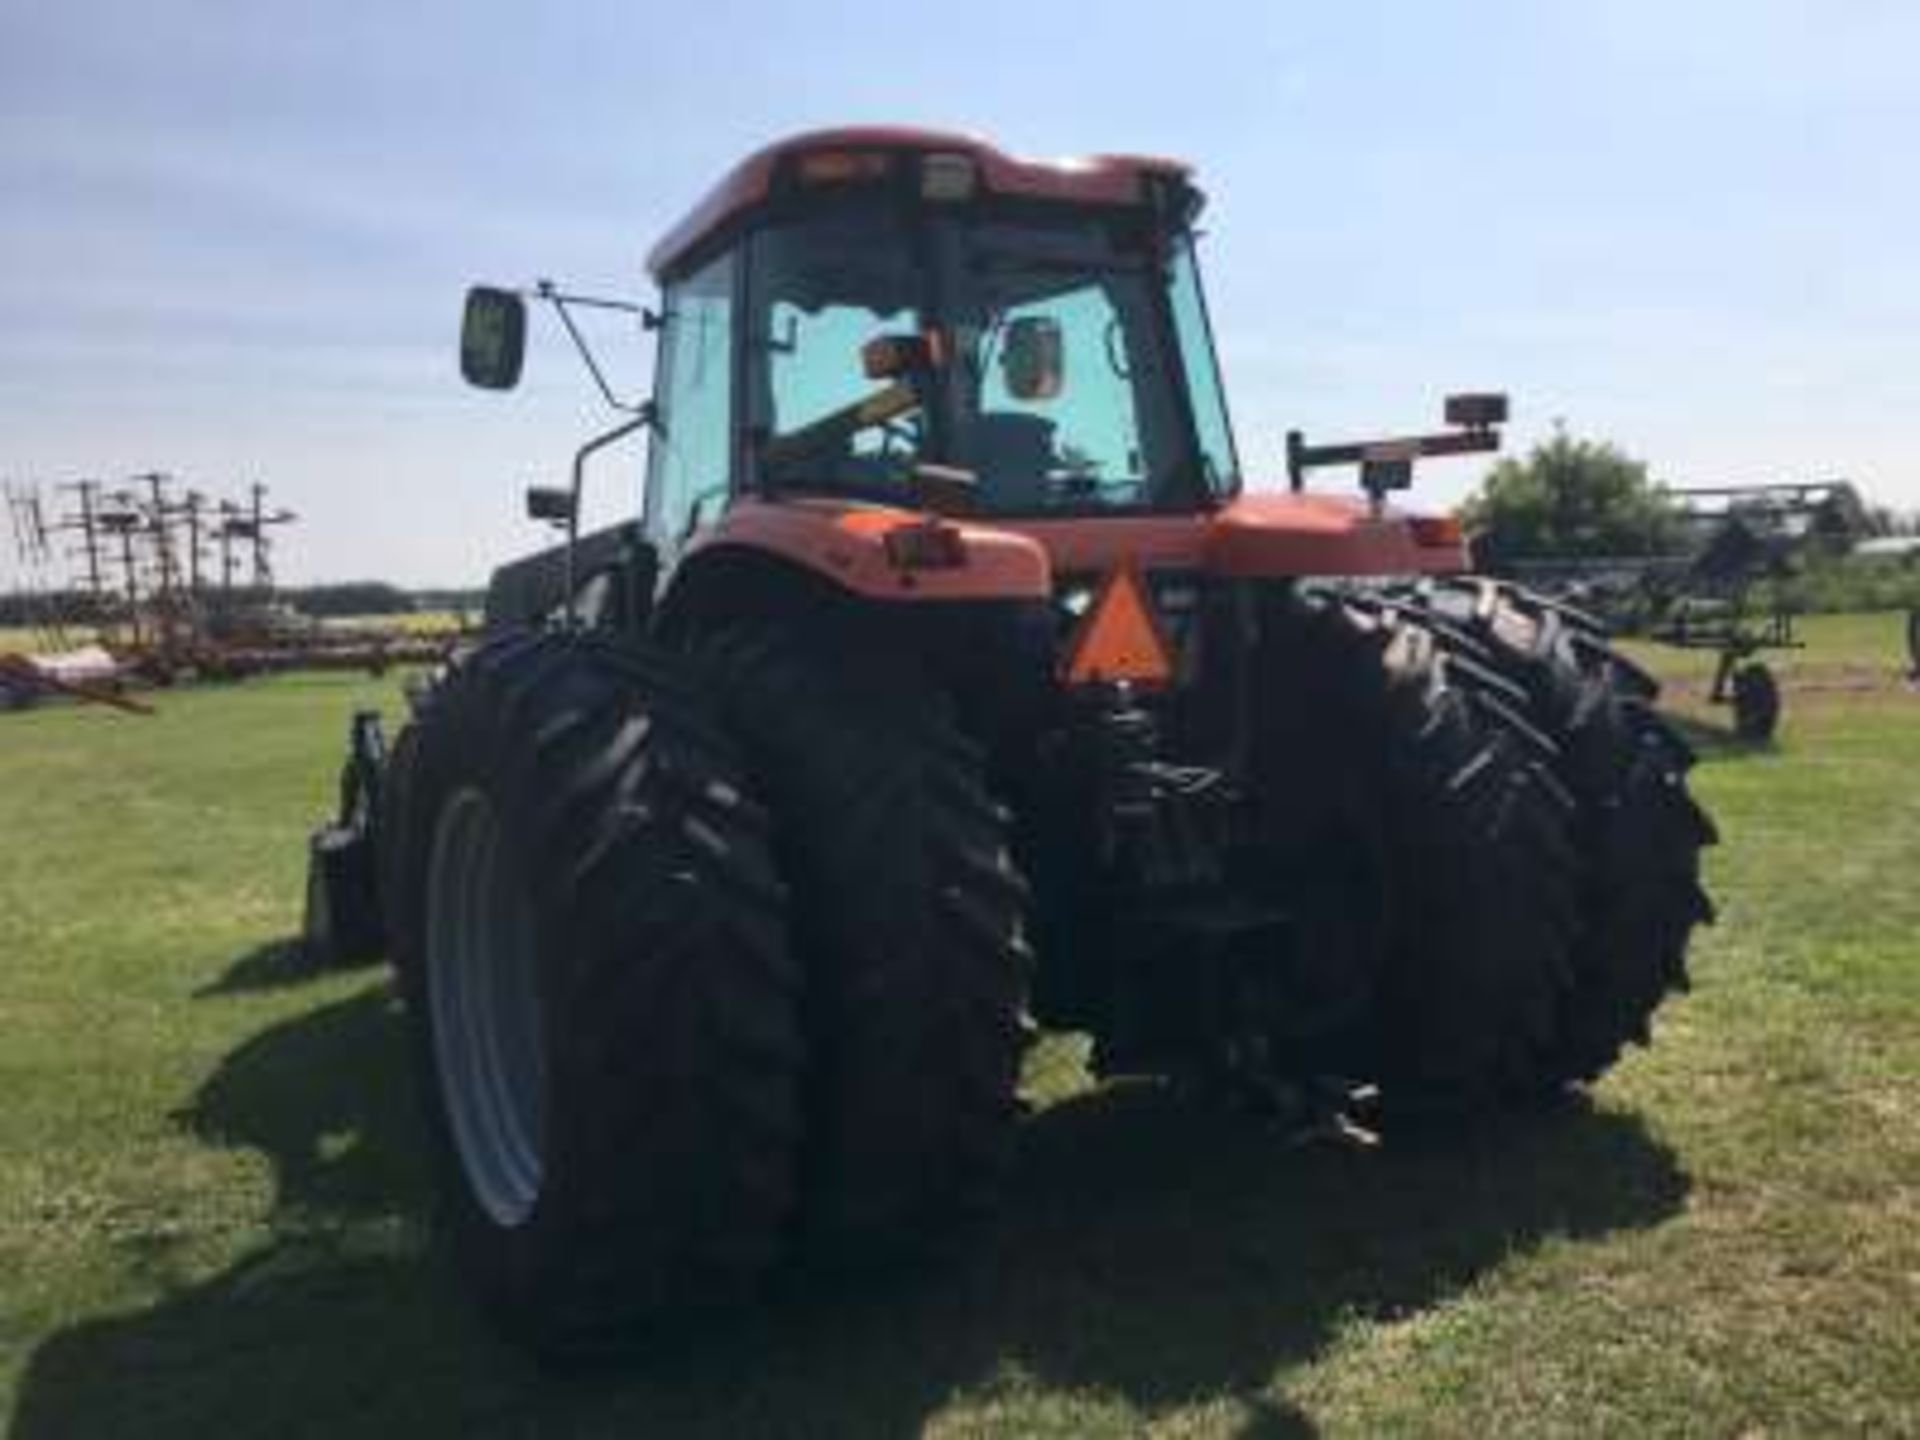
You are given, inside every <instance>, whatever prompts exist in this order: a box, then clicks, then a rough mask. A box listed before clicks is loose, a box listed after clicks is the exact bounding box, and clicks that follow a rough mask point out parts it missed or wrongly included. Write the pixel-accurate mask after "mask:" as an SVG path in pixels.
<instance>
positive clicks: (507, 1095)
mask: <svg viewBox="0 0 1920 1440" xmlns="http://www.w3.org/2000/svg"><path fill="white" fill-rule="evenodd" d="M411 736H412V738H411V739H410V740H407V741H406V742H405V743H404V745H403V747H402V749H403V751H404V756H403V759H402V763H403V766H404V770H405V775H406V783H405V785H404V787H401V788H400V789H399V791H398V794H399V796H401V797H404V798H401V799H399V800H398V804H399V806H400V807H401V808H402V809H403V810H404V814H402V815H400V816H399V817H398V819H399V822H400V823H398V824H397V825H396V826H394V827H393V829H392V830H391V831H390V833H391V834H392V836H393V841H394V845H395V846H396V849H397V853H396V854H395V855H394V856H393V872H392V873H393V875H394V885H395V889H394V891H393V892H392V898H393V901H394V905H393V911H394V913H393V928H394V942H395V949H396V960H397V962H398V972H399V977H400V982H401V990H402V994H403V996H404V998H405V1001H406V1008H407V1013H408V1017H409V1031H410V1038H411V1048H412V1052H413V1059H414V1068H415V1071H416V1076H417V1080H418V1088H419V1092H420V1094H421V1095H422V1096H423V1097H424V1102H425V1103H424V1106H423V1109H424V1111H425V1118H426V1121H427V1128H428V1131H429V1133H430V1136H431V1139H432V1144H433V1149H434V1153H435V1160H436V1166H435V1168H436V1172H437V1175H438V1177H439V1182H440V1194H441V1200H442V1206H441V1209H442V1212H443V1220H444V1224H445V1226H446V1229H447V1232H448V1235H449V1238H450V1239H451V1241H452V1244H453V1247H454V1252H455V1254H456V1257H457V1259H458V1261H459V1263H460V1266H461V1268H462V1270H463V1271H464V1272H465V1277H466V1278H467V1279H468V1280H469V1281H470V1282H471V1283H472V1284H473V1285H474V1286H475V1288H476V1289H477V1291H478V1293H479V1296H480V1299H481V1300H482V1302H483V1304H484V1305H485V1307H486V1308H487V1309H488V1310H489V1312H490V1313H491V1315H492V1316H493V1318H494V1319H495V1320H496V1321H497V1322H498V1323H499V1324H500V1326H501V1327H502V1328H503V1329H505V1330H506V1331H507V1332H508V1333H510V1334H511V1335H513V1336H514V1337H516V1338H518V1339H520V1340H522V1341H524V1342H525V1343H527V1344H529V1345H531V1346H532V1347H533V1348H534V1349H536V1350H537V1351H538V1352H540V1353H542V1354H543V1355H546V1356H547V1357H549V1358H555V1359H565V1358H575V1357H578V1356H580V1355H581V1354H583V1353H589V1352H592V1351H594V1350H597V1349H599V1348H601V1347H603V1346H606V1345H608V1344H610V1343H613V1342H616V1341H617V1340H618V1339H619V1338H620V1336H621V1332H623V1331H624V1330H626V1329H627V1328H628V1327H631V1326H633V1325H634V1324H636V1323H640V1322H645V1321H649V1320H657V1319H660V1318H662V1317H664V1316H666V1315H669V1314H677V1313H680V1312H684V1311H687V1310H697V1309H706V1308H710V1307H712V1306H714V1305H716V1304H724V1303H726V1302H729V1301H733V1300H736V1299H744V1298H746V1297H747V1296H748V1295H749V1294H750V1293H751V1292H752V1290H753V1288H754V1286H755V1283H756V1282H757V1280H758V1279H759V1278H760V1277H761V1275H762V1274H763V1273H764V1272H765V1271H766V1270H767V1269H768V1267H769V1266H770V1264H771V1263H772V1261H773V1259H774V1257H775V1254H776V1247H777V1245H778V1243H779V1240H780V1237H781V1233H782V1228H783V1226H784V1225H785V1223H786V1222H787V1220H788V1216H789V1209H790V1205H791V1199H792V1168H793V1162H794V1155H795V1153H796V1151H797V1147H798V1138H799V1116H798V1094H799V1077H800V1073H801V1067H802V1052H801V1045H800V1041H799V1036H798V1027H797V1023H796V1004H797V992H798V977H797V974H796V972H795V970H794V967H793V965H792V964H791V962H790V960H789V957H788V955H787V951H786V944H785V916H784V896H783V893H782V890H781V887H780V886H779V884H778V882H777V880H776V878H775V875H774V871H773V865H772V860H771V856H770V854H769V851H768V841H767V825H766V819H765V816H764V814H763V813H762V812H761V811H760V809H759V808H758V806H757V805H756V804H755V803H754V802H753V800H752V798H751V794H750V791H749V788H748V786H747V783H746V781H745V780H744V778H743V776H742V775H741V773H740V765H739V761H738V759H737V757H736V756H735V754H734V752H733V749H732V747H731V745H729V744H728V742H727V741H726V739H725V738H724V736H723V735H722V733H721V732H720V731H719V730H718V728H717V727H716V724H715V722H714V720H713V719H712V718H711V716H710V715H708V714H707V713H706V707H705V706H704V704H703V703H702V701H701V697H700V696H699V695H698V693H697V692H696V690H695V688H694V687H693V685H692V684H691V683H690V681H689V679H688V677H687V676H686V674H685V673H684V672H683V670H682V667H681V666H680V664H678V663H676V662H674V661H673V660H672V659H671V658H670V657H665V656H660V655H655V654H648V653H641V652H639V651H638V650H636V649H633V648H622V647H617V646H615V645H612V644H609V643H606V642H603V641H596V640H592V639H588V638H586V637H566V636H559V635H544V634H543V635H535V634H521V635H514V636H510V637H506V638H503V639H500V640H496V641H493V642H490V643H489V644H487V645H484V646H482V647H481V648H480V649H479V650H477V651H476V652H474V653H473V654H472V655H471V656H469V657H467V658H466V659H464V660H463V661H461V662H459V663H457V664H456V665H455V666H454V667H453V669H452V670H451V671H450V672H449V674H448V675H447V677H446V678H445V680H444V681H443V682H441V684H440V685H439V686H438V687H437V688H436V690H435V691H434V693H433V695H432V697H431V699H430V701H429V703H427V704H426V705H425V706H423V708H422V710H421V714H420V718H419V719H418V720H417V721H416V722H415V724H414V726H413V727H411Z"/></svg>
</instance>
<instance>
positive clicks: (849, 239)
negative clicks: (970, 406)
mask: <svg viewBox="0 0 1920 1440" xmlns="http://www.w3.org/2000/svg"><path fill="white" fill-rule="evenodd" d="M753 257H754V258H753V280H752V285H751V289H750V293H751V294H752V297H753V302H752V303H753V324H752V326H751V334H752V336H753V341H752V344H753V347H754V353H753V355H752V356H751V357H750V359H751V361H752V363H751V365H750V366H749V371H750V374H751V376H752V383H753V384H754V386H755V387H756V393H755V396H754V405H753V415H754V425H755V428H756V430H757V432H758V434H759V435H760V437H761V440H760V446H759V449H760V464H761V467H762V470H763V472H764V473H765V474H766V475H767V476H768V478H770V479H772V480H773V481H774V482H775V483H780V482H783V481H784V482H786V483H805V484H811V485H816V486H820V487H822V488H830V489H836V490H850V491H854V492H862V491H867V490H872V491H875V492H877V493H880V494H887V493H889V492H892V493H896V494H897V492H898V491H899V489H900V487H901V486H902V485H904V483H905V481H906V478H907V476H908V474H909V473H910V471H911V469H912V466H913V463H914V461H915V460H916V459H917V458H918V456H919V454H920V450H921V447H922V444H923V437H924V435H925V426H926V417H925V415H924V413H923V410H922V406H921V404H920V401H919V397H918V396H917V395H915V394H913V393H912V392H911V391H909V390H908V388H907V387H906V386H905V385H904V384H903V383H900V382H898V381H896V380H894V379H889V378H887V377H884V376H883V377H878V378H876V377H874V376H870V375H868V374H867V372H866V366H865V361H864V358H863V351H864V349H865V347H866V346H867V345H868V343H869V342H871V341H874V340H878V339H880V338H882V337H900V338H904V339H911V338H913V337H917V336H918V335H919V333H920V329H921V316H920V309H919V294H920V291H921V289H922V288H923V286H924V276H923V275H922V274H921V272H920V271H919V269H918V268H917V267H916V266H915V265H914V264H913V263H912V262H911V260H910V258H909V256H908V253H907V249H906V237H905V232H904V230H903V229H902V228H901V227H900V226H898V225H897V224H895V223H893V222H891V221H890V220H889V219H888V218H887V217H886V216H884V215H883V214H880V213H871V212H869V213H863V214H861V215H860V216H859V217H857V218H856V217H845V216H837V217H828V218H823V219H818V220H807V221H802V222H799V223H796V224H791V225H786V226H781V227H779V228H777V229H774V230H770V231H768V232H766V233H765V234H763V235H761V236H759V237H758V238H756V240H755V241H754V247H753Z"/></svg>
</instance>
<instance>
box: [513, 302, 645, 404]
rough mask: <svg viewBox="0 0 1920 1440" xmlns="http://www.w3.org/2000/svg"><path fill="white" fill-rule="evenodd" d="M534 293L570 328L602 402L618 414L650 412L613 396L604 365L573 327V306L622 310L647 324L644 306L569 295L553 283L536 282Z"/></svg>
mask: <svg viewBox="0 0 1920 1440" xmlns="http://www.w3.org/2000/svg"><path fill="white" fill-rule="evenodd" d="M533 293H534V294H535V295H536V296H537V297H539V298H540V299H542V300H545V301H546V302H547V303H548V304H549V305H551V306H553V308H554V311H555V313H556V314H558V315H559V316H560V323H561V324H562V325H564V326H566V327H567V335H568V337H569V338H570V339H571V340H572V341H573V348H574V349H575V350H578V351H579V352H580V358H581V360H583V361H585V362H586V366H587V373H588V374H589V375H591V376H593V383H594V384H595V385H597V386H598V387H599V389H600V395H601V398H602V399H604V400H605V401H606V402H607V404H608V405H609V406H611V407H612V408H613V409H615V410H624V411H626V412H627V413H628V414H629V415H639V414H641V413H642V412H643V411H645V410H646V408H647V407H646V404H645V402H644V401H643V402H642V403H641V404H638V405H634V404H630V403H628V402H627V401H624V400H622V399H620V398H619V397H618V396H616V395H615V394H614V393H613V387H612V386H611V385H609V384H607V377H606V375H605V374H604V373H603V372H602V371H601V369H600V362H599V361H598V360H596V359H595V358H594V354H593V349H592V347H591V346H589V345H588V344H587V337H586V336H584V335H582V334H581V333H580V327H579V326H578V325H576V324H574V323H573V312H572V311H571V310H569V309H568V308H567V307H568V306H570V305H585V306H590V307H592V308H594V309H597V310H619V311H622V312H624V313H626V314H629V315H638V316H640V318H641V320H642V321H643V322H645V321H646V320H647V319H648V318H649V313H648V311H647V310H646V308H645V307H644V306H640V305H633V304H629V303H628V302H627V301H625V300H601V299H597V298H595V297H593V296H590V295H569V294H567V293H565V292H564V291H562V290H561V289H560V288H559V287H558V286H556V285H555V284H554V283H553V282H552V281H551V280H537V281H535V282H534V287H533Z"/></svg>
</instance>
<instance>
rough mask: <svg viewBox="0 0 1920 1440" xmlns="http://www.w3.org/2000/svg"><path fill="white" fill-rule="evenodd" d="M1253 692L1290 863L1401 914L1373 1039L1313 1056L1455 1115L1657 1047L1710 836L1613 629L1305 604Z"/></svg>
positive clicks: (1552, 620) (1375, 987)
mask: <svg viewBox="0 0 1920 1440" xmlns="http://www.w3.org/2000/svg"><path fill="white" fill-rule="evenodd" d="M1256 685H1257V696H1256V699H1257V703H1258V704H1259V707H1260V710H1259V714H1260V723H1261V726H1262V735H1263V742H1264V743H1263V746H1262V750H1261V760H1262V781H1263V784H1262V793H1263V794H1265V795H1267V796H1269V797H1271V800H1270V806H1269V808H1270V810H1271V811H1272V813H1273V815H1274V817H1275V831H1276V836H1277V838H1276V840H1275V842H1274V846H1275V851H1276V854H1277V856H1278V857H1279V860H1280V868H1281V869H1283V870H1285V869H1287V868H1288V867H1289V865H1293V866H1303V865H1304V866H1305V867H1306V868H1303V869H1301V870H1300V871H1299V873H1303V874H1308V875H1311V874H1312V873H1314V872H1313V870H1312V868H1311V867H1312V865H1313V864H1315V863H1318V864H1320V865H1324V864H1325V863H1326V861H1325V855H1326V853H1328V852H1329V851H1332V852H1335V853H1342V854H1345V855H1347V856H1348V857H1350V859H1351V860H1352V861H1353V863H1355V864H1357V865H1359V866H1361V867H1362V868H1364V869H1365V870H1366V871H1368V872H1369V873H1370V874H1371V875H1372V876H1373V885H1372V889H1373V893H1374V895H1375V896H1376V903H1377V905H1378V908H1379V911H1380V914H1381V917H1382V920H1381V924H1380V926H1379V928H1378V930H1377V931H1376V932H1375V944H1374V945H1373V946H1372V947H1371V949H1370V950H1368V951H1366V952H1365V953H1364V954H1362V955H1359V956H1357V957H1356V962H1355V963H1359V964H1362V965H1364V966H1366V967H1367V968H1368V970H1369V972H1370V981H1371V998H1370V1002H1369V1003H1368V1005H1367V1007H1366V1013H1365V1015H1364V1018H1363V1019H1362V1020H1360V1021H1359V1022H1357V1023H1355V1024H1352V1025H1349V1026H1348V1027H1346V1028H1345V1029H1344V1030H1343V1031H1341V1032H1340V1033H1337V1034H1333V1035H1329V1036H1325V1037H1322V1038H1321V1042H1320V1044H1319V1047H1318V1051H1317V1053H1316V1058H1317V1059H1319V1060H1321V1061H1324V1062H1327V1063H1332V1064H1337V1065H1338V1066H1340V1067H1343V1068H1346V1069H1348V1070H1350V1071H1352V1072H1354V1073H1357V1074H1361V1075H1364V1076H1366V1077H1368V1078H1372V1079H1377V1080H1379V1081H1381V1082H1382V1085H1383V1089H1384V1090H1385V1092H1386V1093H1387V1097H1388V1099H1389V1101H1390V1102H1392V1103H1394V1104H1396V1105H1398V1106H1399V1107H1401V1108H1403V1109H1404V1108H1419V1107H1422V1106H1425V1105H1430V1104H1438V1105H1443V1106H1446V1107H1448V1108H1455V1107H1458V1106H1460V1105H1462V1104H1474V1103H1485V1102H1489V1101H1498V1100H1517V1099H1526V1098H1533V1097H1539V1096H1542V1095H1545V1094H1550V1093H1553V1092H1556V1091H1558V1090H1560V1089H1562V1088H1563V1087H1564V1086H1566V1085H1567V1084H1569V1083H1572V1082H1580V1081H1587V1080H1591V1079H1594V1078H1596V1077H1597V1076H1598V1075H1600V1074H1601V1073H1602V1072H1603V1071H1604V1070H1605V1069H1606V1068H1607V1067H1608V1066H1610V1065H1611V1064H1612V1063H1613V1062H1614V1061H1615V1060H1616V1059H1617V1058H1618V1057H1619V1054H1620V1052H1621V1050H1622V1048H1623V1047H1624V1046H1625V1045H1626V1044H1627V1043H1628V1042H1630V1041H1638V1042H1645V1040H1646V1039H1647V1037H1648V1024H1649V1021H1650V1018H1651V1016H1652V1014H1653V1012H1654V1010H1655V1009H1656V1007H1657V1006H1658V1005H1659V1004H1660V1002H1661V1000H1662V999H1663V998H1664V996H1665V995H1666V994H1667V993H1668V992H1669V991H1671V990H1674V989H1680V988H1684V987H1685V984H1686V970H1685V961H1686V947H1687V943H1688V940H1689V937H1690V934H1691V931H1692V929H1693V927H1694V926H1695V925H1696V924H1698V923H1701V922H1703V921H1705V920H1708V919H1710V918H1711V916H1712V907H1711V906H1710V904H1709V903H1708V902H1707V899H1706V896H1705V894H1704V892H1703V891H1702V889H1701V886H1700V882H1699V853H1700V851H1701V849H1702V848H1703V847H1704V846H1706V845H1709V844H1711V843H1712V842H1713V839H1714V832H1713V827H1712V825H1711V823H1710V822H1709V821H1708V820H1707V818H1706V816H1705V815H1704V814H1703V813H1702V812H1701V810H1700V809H1699V807H1698V806H1697V805H1696V804H1695V803H1694V801H1693V800H1692V798H1691V796H1690V795H1689V794H1688V793H1687V789H1686V783H1685V781H1686V771H1687V768H1688V766H1689V765H1690V764H1691V761H1692V757H1691V754H1690V752H1689V751H1688V750H1687V748H1686V746H1685V744H1684V742H1682V741H1681V740H1680V738H1679V736H1678V735H1677V734H1675V733H1674V732H1673V730H1672V729H1671V728H1670V727H1669V726H1668V725H1667V724H1666V723H1665V722H1664V721H1663V720H1661V719H1660V717H1659V716H1658V715H1657V714H1656V713H1655V712H1654V710H1653V705H1652V702H1653V699H1654V695H1655V690H1656V687H1655V686H1654V684H1653V682H1652V681H1651V680H1650V679H1649V678H1648V677H1646V676H1645V675H1644V674H1643V673H1642V672H1640V671H1638V670H1637V669H1636V668H1635V667H1633V666H1632V665H1630V664H1629V663H1628V662H1626V661H1625V660H1624V659H1622V658H1621V657H1620V656H1618V655H1617V654H1616V653H1615V652H1613V651H1612V650H1611V649H1610V648H1609V647H1608V646H1607V644H1606V641H1605V638H1604V636H1603V635H1602V634H1601V633H1600V632H1599V630H1598V629H1597V627H1595V626H1594V625H1592V624H1591V622H1588V621H1585V620H1584V619H1583V618H1581V617H1579V616H1577V615H1575V614H1574V613H1573V612H1569V611H1564V610H1562V609H1560V608H1559V607H1556V606H1553V605H1552V604H1550V603H1549V602H1546V601H1544V600H1541V599H1539V598H1538V597H1534V596H1530V595H1528V594H1526V593H1525V592H1522V591H1519V590H1517V589H1515V588H1513V587H1511V586H1506V585H1501V584H1497V583H1496V582H1492V581H1483V580H1478V579H1470V578H1469V579H1461V580H1449V581H1442V582H1425V583H1421V584H1418V585H1413V586H1399V587H1351V588H1348V589H1345V590H1325V591H1312V590H1309V591H1306V592H1303V593H1300V594H1297V595H1294V596H1290V597H1287V599H1286V600H1285V601H1283V602H1281V603H1280V604H1279V605H1278V606H1277V609H1276V612H1275V613H1274V615H1273V616H1272V619H1271V623H1270V625H1269V627H1268V634H1267V638H1266V640H1265V641H1264V642H1263V651H1262V653H1261V664H1260V667H1259V669H1258V672H1257V678H1256ZM1301 903H1303V904H1311V903H1313V902H1312V899H1311V897H1310V896H1303V897H1301Z"/></svg>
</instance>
